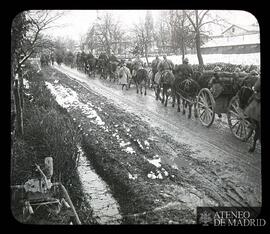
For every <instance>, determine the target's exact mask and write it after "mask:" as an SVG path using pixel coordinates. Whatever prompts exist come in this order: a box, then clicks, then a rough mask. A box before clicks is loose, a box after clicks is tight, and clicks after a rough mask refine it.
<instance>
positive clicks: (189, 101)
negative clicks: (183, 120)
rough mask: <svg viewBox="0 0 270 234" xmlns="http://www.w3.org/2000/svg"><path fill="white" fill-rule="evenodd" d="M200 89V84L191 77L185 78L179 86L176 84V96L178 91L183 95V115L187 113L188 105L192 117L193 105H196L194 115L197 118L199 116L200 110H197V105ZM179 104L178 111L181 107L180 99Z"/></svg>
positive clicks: (189, 116) (189, 114)
mask: <svg viewBox="0 0 270 234" xmlns="http://www.w3.org/2000/svg"><path fill="white" fill-rule="evenodd" d="M199 90H200V86H199V84H198V83H197V82H196V81H195V80H193V79H192V78H191V77H189V78H186V79H184V80H183V81H181V82H180V84H179V86H178V87H177V86H176V91H175V92H176V96H178V95H179V94H178V93H181V95H182V96H183V98H184V99H183V101H182V104H183V111H182V113H183V115H185V114H186V110H185V108H187V106H188V110H189V112H188V118H189V119H190V118H191V109H192V106H194V116H195V118H198V111H197V105H196V98H197V94H198V92H199ZM177 104H178V111H180V107H179V101H178V99H177Z"/></svg>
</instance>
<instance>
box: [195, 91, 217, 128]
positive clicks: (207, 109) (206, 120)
mask: <svg viewBox="0 0 270 234" xmlns="http://www.w3.org/2000/svg"><path fill="white" fill-rule="evenodd" d="M197 109H198V114H199V119H200V121H201V123H202V125H204V126H206V127H210V126H211V125H212V123H213V122H214V119H215V100H214V97H213V95H212V93H211V91H210V90H209V89H207V88H203V89H201V90H200V92H199V94H198V98H197Z"/></svg>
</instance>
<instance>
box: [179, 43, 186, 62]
mask: <svg viewBox="0 0 270 234" xmlns="http://www.w3.org/2000/svg"><path fill="white" fill-rule="evenodd" d="M180 48H181V53H182V63H183V61H184V59H185V45H184V39H183V38H182V41H181V47H180Z"/></svg>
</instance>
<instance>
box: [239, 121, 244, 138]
mask: <svg viewBox="0 0 270 234" xmlns="http://www.w3.org/2000/svg"><path fill="white" fill-rule="evenodd" d="M242 130H243V123H242V121H241V122H240V137H242Z"/></svg>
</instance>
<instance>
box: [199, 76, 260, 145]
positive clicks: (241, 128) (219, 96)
mask: <svg viewBox="0 0 270 234" xmlns="http://www.w3.org/2000/svg"><path fill="white" fill-rule="evenodd" d="M247 75H248V74H246V73H229V72H213V71H208V72H204V74H203V75H202V77H201V78H200V79H206V80H207V78H208V80H209V82H208V87H203V88H202V89H201V90H200V91H199V93H198V95H197V99H196V107H197V110H198V117H199V120H200V122H201V123H202V124H203V125H204V126H206V127H210V126H211V125H212V123H213V122H214V119H215V116H216V114H217V115H219V116H221V114H226V115H227V119H228V124H229V127H230V129H231V131H232V133H233V135H234V136H235V137H236V138H238V139H240V140H242V141H246V140H248V138H249V137H250V136H251V135H252V132H253V130H252V128H250V120H249V118H248V116H247V115H246V114H245V108H246V107H247V105H248V100H246V102H245V105H240V101H239V100H240V99H239V98H240V97H239V93H240V91H241V89H242V88H243V86H248V87H249V88H252V86H253V85H254V84H255V82H256V80H257V79H258V78H257V77H251V76H247ZM209 78H210V79H209Z"/></svg>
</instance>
